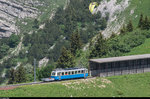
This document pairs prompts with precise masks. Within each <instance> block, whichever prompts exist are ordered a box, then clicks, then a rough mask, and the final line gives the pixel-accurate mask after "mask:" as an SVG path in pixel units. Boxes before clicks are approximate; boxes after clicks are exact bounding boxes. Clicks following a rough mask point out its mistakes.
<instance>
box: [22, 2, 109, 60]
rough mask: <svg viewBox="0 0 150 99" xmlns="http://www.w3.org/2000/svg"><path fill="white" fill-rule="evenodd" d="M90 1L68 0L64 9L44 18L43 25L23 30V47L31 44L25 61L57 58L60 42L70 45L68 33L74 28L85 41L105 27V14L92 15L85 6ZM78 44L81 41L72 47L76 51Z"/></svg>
mask: <svg viewBox="0 0 150 99" xmlns="http://www.w3.org/2000/svg"><path fill="white" fill-rule="evenodd" d="M55 2H56V1H55ZM90 2H91V0H81V1H79V2H77V1H76V0H71V1H70V3H69V5H68V6H67V8H66V9H65V10H64V9H63V7H59V8H58V9H57V11H56V13H55V17H54V18H53V20H49V19H44V20H46V21H45V27H44V28H43V29H40V30H37V33H34V32H33V34H26V35H25V37H24V40H23V44H24V45H25V46H26V47H28V45H31V47H29V53H28V55H27V58H28V62H29V63H31V62H32V60H33V57H34V58H36V59H37V60H40V59H42V58H44V57H48V58H49V59H50V60H54V62H56V61H57V60H58V58H59V57H60V55H61V48H62V46H65V47H66V48H69V47H70V46H69V45H70V43H71V40H70V39H71V37H70V35H71V34H72V33H74V31H75V30H79V31H80V33H79V34H80V39H81V41H82V42H83V43H84V44H86V43H87V42H88V41H89V39H91V38H92V37H94V36H95V35H96V34H97V33H98V32H99V30H104V29H105V28H106V26H107V20H108V15H107V17H106V18H102V17H101V13H100V12H99V13H98V14H95V15H92V14H91V13H90V11H89V9H88V7H89V4H90ZM37 24H38V21H37V20H36V19H35V20H34V26H33V27H35V26H36V25H37ZM78 43H80V42H78ZM79 46H80V44H79V45H77V46H76V48H75V49H72V51H73V50H74V51H76V50H77V47H79ZM74 47H75V46H74ZM79 48H80V47H79ZM37 53H38V54H37Z"/></svg>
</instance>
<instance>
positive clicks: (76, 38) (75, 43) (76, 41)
mask: <svg viewBox="0 0 150 99" xmlns="http://www.w3.org/2000/svg"><path fill="white" fill-rule="evenodd" d="M70 46H71V52H72V54H73V55H75V54H76V51H77V50H79V49H80V48H81V46H82V42H81V39H80V34H79V30H77V31H75V32H74V33H73V34H72V35H71V45H70Z"/></svg>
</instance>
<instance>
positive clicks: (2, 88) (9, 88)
mask: <svg viewBox="0 0 150 99" xmlns="http://www.w3.org/2000/svg"><path fill="white" fill-rule="evenodd" d="M15 88H17V87H16V86H15V87H14V86H13V87H1V88H0V90H12V89H15Z"/></svg>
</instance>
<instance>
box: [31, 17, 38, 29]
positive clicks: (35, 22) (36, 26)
mask: <svg viewBox="0 0 150 99" xmlns="http://www.w3.org/2000/svg"><path fill="white" fill-rule="evenodd" d="M32 28H35V29H38V28H39V22H38V20H37V19H35V20H34V25H33V27H32Z"/></svg>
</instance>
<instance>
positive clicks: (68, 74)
mask: <svg viewBox="0 0 150 99" xmlns="http://www.w3.org/2000/svg"><path fill="white" fill-rule="evenodd" d="M87 76H88V69H86V68H68V69H56V70H54V71H52V73H51V78H52V79H54V80H64V79H74V78H87Z"/></svg>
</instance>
